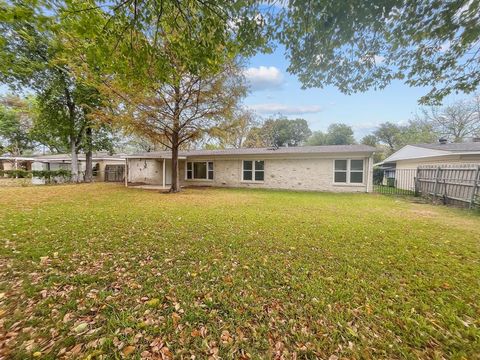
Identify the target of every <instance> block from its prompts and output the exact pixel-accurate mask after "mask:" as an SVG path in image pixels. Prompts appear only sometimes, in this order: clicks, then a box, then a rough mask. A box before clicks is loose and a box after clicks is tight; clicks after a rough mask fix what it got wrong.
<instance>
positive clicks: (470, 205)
mask: <svg viewBox="0 0 480 360" xmlns="http://www.w3.org/2000/svg"><path fill="white" fill-rule="evenodd" d="M479 175H480V165H478V167H477V171H475V177H474V178H473V188H472V197H471V198H470V204H469V205H468V208H469V209H473V204H474V202H475V194H476V193H477V188H478V185H479V184H478V183H479V182H480V179H479Z"/></svg>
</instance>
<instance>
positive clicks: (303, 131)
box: [245, 117, 312, 147]
mask: <svg viewBox="0 0 480 360" xmlns="http://www.w3.org/2000/svg"><path fill="white" fill-rule="evenodd" d="M311 134H312V131H311V130H310V128H309V127H308V123H307V121H306V120H305V119H293V120H289V119H287V118H284V117H281V118H278V119H268V120H266V121H265V122H264V123H263V125H262V126H261V127H255V128H252V129H251V130H250V132H249V134H248V136H247V139H246V140H245V146H246V147H266V146H299V145H302V144H303V143H304V142H305V140H307V139H308V137H309V136H310V135H311Z"/></svg>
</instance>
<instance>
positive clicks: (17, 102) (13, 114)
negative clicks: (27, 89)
mask: <svg viewBox="0 0 480 360" xmlns="http://www.w3.org/2000/svg"><path fill="white" fill-rule="evenodd" d="M28 106H29V104H28V102H26V101H24V100H22V99H20V98H18V97H14V96H5V97H3V98H1V99H0V148H1V149H2V152H7V153H10V154H12V155H22V154H23V153H24V152H25V151H29V150H32V149H33V147H34V143H33V141H32V137H31V119H30V117H29V116H28ZM0 153H1V152H0Z"/></svg>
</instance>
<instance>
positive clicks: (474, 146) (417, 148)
mask: <svg viewBox="0 0 480 360" xmlns="http://www.w3.org/2000/svg"><path fill="white" fill-rule="evenodd" d="M476 154H479V155H480V142H465V143H450V144H440V143H436V144H413V145H406V146H404V147H403V148H401V149H400V150H398V151H396V152H394V153H393V154H392V155H390V156H389V157H387V158H386V159H385V160H383V161H382V162H380V163H378V164H374V165H382V164H386V163H393V162H396V161H399V160H415V159H425V158H432V157H442V156H443V157H449V156H455V155H476Z"/></svg>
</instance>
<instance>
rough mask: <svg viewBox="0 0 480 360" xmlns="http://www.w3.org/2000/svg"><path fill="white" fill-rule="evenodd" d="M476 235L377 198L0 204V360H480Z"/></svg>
mask: <svg viewBox="0 0 480 360" xmlns="http://www.w3.org/2000/svg"><path fill="white" fill-rule="evenodd" d="M479 229H480V217H479V216H478V214H472V213H468V212H466V211H461V210H456V209H449V208H443V207H434V206H431V205H426V204H414V203H410V202H408V201H406V200H397V199H395V198H392V197H384V196H381V195H368V194H356V195H353V194H328V193H300V192H299V193H296V192H282V191H262V190H251V189H249V190H228V189H201V190H194V189H189V190H186V191H184V192H183V193H181V194H178V195H169V194H160V193H158V192H152V191H144V190H134V189H125V188H123V187H121V186H117V185H111V184H93V185H78V186H73V185H62V186H45V187H28V188H21V187H19V188H8V189H7V188H3V189H1V188H0V245H1V247H0V358H1V357H2V356H3V357H4V358H12V359H25V358H30V357H32V358H33V357H35V358H42V359H43V358H45V359H54V358H59V357H66V358H82V359H85V358H88V359H93V358H108V359H110V358H112V359H115V358H117V359H119V358H152V359H161V358H163V359H169V358H191V356H192V355H195V356H196V358H197V359H202V358H209V357H210V358H213V359H215V358H240V359H250V358H251V359H260V358H278V359H280V358H285V359H286V358H295V357H296V358H305V359H313V358H325V359H328V358H331V359H337V358H339V359H340V358H390V359H391V358H437V359H441V358H452V359H467V358H468V359H471V358H479V355H478V354H480V320H479V319H480V291H479V289H480V232H479Z"/></svg>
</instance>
